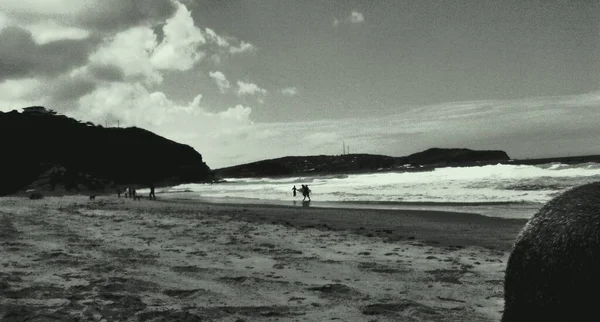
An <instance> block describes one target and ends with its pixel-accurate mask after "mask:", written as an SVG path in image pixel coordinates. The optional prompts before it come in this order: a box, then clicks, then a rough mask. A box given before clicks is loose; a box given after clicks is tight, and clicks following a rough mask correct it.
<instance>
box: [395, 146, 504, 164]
mask: <svg viewBox="0 0 600 322" xmlns="http://www.w3.org/2000/svg"><path fill="white" fill-rule="evenodd" d="M508 160H509V157H508V154H506V152H504V151H499V150H479V151H478V150H470V149H441V148H431V149H427V150H425V151H422V152H418V153H414V154H411V155H409V156H406V157H401V158H398V161H399V162H401V163H404V164H415V165H416V164H418V165H438V164H442V165H447V164H448V165H462V164H467V165H470V164H480V163H482V162H483V163H497V162H505V161H508Z"/></svg>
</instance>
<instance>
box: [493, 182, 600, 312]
mask: <svg viewBox="0 0 600 322" xmlns="http://www.w3.org/2000/svg"><path fill="white" fill-rule="evenodd" d="M598 303H600V182H595V183H590V184H585V185H582V186H578V187H575V188H572V189H570V190H567V191H566V192H564V193H562V194H561V195H559V196H557V197H555V198H554V199H552V200H551V201H549V202H548V203H547V204H546V205H544V206H543V207H542V208H541V209H540V210H539V211H538V212H537V213H536V214H535V215H534V216H533V217H532V218H531V219H530V221H529V222H528V223H527V224H526V225H525V227H524V228H523V230H522V231H521V233H520V234H519V236H518V237H517V240H516V242H515V244H514V248H513V250H512V252H511V254H510V256H509V259H508V263H507V266H506V273H505V280H504V312H503V315H502V320H501V321H502V322H521V321H522V322H525V321H544V322H547V321H557V322H558V321H592V320H594V321H595V320H597V319H598V317H597V308H596V305H598Z"/></svg>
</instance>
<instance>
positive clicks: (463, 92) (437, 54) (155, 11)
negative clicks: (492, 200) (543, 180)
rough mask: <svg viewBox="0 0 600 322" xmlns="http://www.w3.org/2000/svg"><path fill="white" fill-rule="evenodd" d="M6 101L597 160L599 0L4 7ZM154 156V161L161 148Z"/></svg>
mask: <svg viewBox="0 0 600 322" xmlns="http://www.w3.org/2000/svg"><path fill="white" fill-rule="evenodd" d="M0 44H2V45H1V46H0V111H10V110H14V109H17V110H20V109H22V108H24V107H27V106H31V105H42V106H45V107H47V108H50V109H53V110H55V111H57V112H59V113H62V114H65V115H68V116H71V117H75V118H78V119H80V120H83V121H92V122H94V123H98V124H101V125H103V126H120V127H128V126H137V127H141V128H145V129H148V130H150V131H153V132H155V133H157V134H159V135H161V136H165V137H167V138H169V139H172V140H174V141H177V142H180V143H184V144H188V145H190V146H192V147H193V148H194V149H196V151H198V152H200V153H201V154H202V156H203V158H204V160H205V161H206V163H207V164H208V165H209V166H210V167H211V168H213V169H216V168H220V167H224V166H231V165H236V164H241V163H245V162H252V161H257V160H262V159H268V158H276V157H282V156H287V155H316V154H327V155H336V154H341V153H342V144H343V142H344V143H345V145H347V146H349V149H350V152H351V153H373V154H385V155H391V156H404V155H408V154H411V153H415V152H419V151H422V150H425V149H427V148H431V147H442V148H471V149H499V150H504V151H506V152H507V153H508V154H509V156H510V157H512V158H536V157H554V156H569V155H585V154H600V1H597V0H580V1H569V0H563V1H558V0H545V1H541V0H538V1H530V0H505V1H488V0H455V1H438V0H420V1H404V0H398V1H384V0H372V1H356V0H306V1H292V0H260V1H259V0H230V1H217V0H131V1H121V0H103V1H95V0H2V1H0ZM157 157H159V156H157Z"/></svg>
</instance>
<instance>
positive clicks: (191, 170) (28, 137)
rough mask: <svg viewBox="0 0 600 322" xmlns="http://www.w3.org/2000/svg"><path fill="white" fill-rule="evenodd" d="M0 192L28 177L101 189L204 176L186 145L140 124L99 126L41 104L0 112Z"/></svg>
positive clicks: (28, 181)
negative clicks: (115, 126)
mask: <svg viewBox="0 0 600 322" xmlns="http://www.w3.org/2000/svg"><path fill="white" fill-rule="evenodd" d="M0 135H1V138H2V145H1V151H2V153H1V156H0V195H6V194H11V193H14V192H16V191H18V190H22V189H25V188H27V187H28V186H29V185H30V184H32V182H36V183H37V184H41V183H46V184H48V186H50V187H51V188H52V187H57V186H59V187H60V186H63V187H64V188H65V189H66V190H71V189H79V188H81V189H86V190H102V189H106V188H108V187H112V186H114V185H118V184H134V185H136V184H137V185H143V186H147V185H148V184H149V183H155V184H160V182H169V183H171V184H177V183H183V182H202V181H206V180H209V178H210V175H211V170H210V168H209V167H208V166H207V165H206V163H204V162H203V160H202V155H200V154H199V153H198V152H196V151H195V150H194V149H193V148H192V147H190V146H188V145H184V144H179V143H177V142H174V141H171V140H168V139H166V138H163V137H161V136H159V135H156V134H154V133H152V132H149V131H146V130H144V129H140V128H136V127H133V128H103V127H102V126H99V125H94V124H92V123H89V122H88V123H81V122H79V121H77V120H75V119H72V118H69V117H66V116H63V115H56V113H54V112H52V111H50V110H46V109H44V108H43V107H30V108H26V109H24V112H23V113H19V112H17V111H12V112H8V113H1V112H0Z"/></svg>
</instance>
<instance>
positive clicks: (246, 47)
mask: <svg viewBox="0 0 600 322" xmlns="http://www.w3.org/2000/svg"><path fill="white" fill-rule="evenodd" d="M255 50H256V47H254V45H253V44H251V43H247V42H245V41H242V42H241V43H240V44H239V45H238V46H237V47H235V46H231V47H230V48H229V52H230V53H232V54H239V53H245V52H253V51H255Z"/></svg>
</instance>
